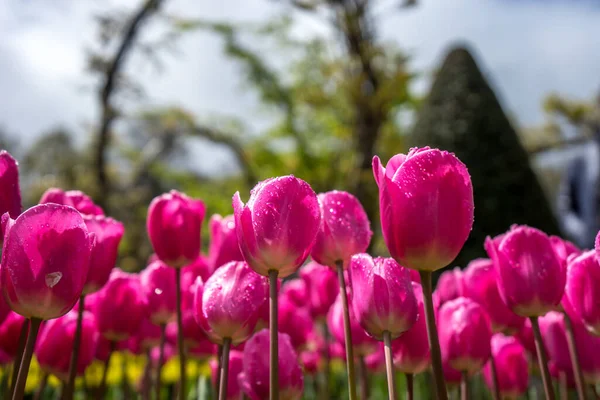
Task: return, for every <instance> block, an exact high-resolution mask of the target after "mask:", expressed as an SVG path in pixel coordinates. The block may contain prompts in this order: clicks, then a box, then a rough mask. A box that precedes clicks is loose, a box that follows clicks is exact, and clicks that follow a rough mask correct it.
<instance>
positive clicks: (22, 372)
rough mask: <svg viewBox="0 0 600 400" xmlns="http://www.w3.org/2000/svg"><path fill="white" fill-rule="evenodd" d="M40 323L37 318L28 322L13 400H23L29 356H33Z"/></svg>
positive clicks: (29, 361)
mask: <svg viewBox="0 0 600 400" xmlns="http://www.w3.org/2000/svg"><path fill="white" fill-rule="evenodd" d="M41 323H42V320H41V319H39V318H31V320H30V322H29V325H30V326H29V328H30V329H29V334H28V335H27V342H26V343H25V351H23V359H22V360H21V366H20V367H19V375H18V376H17V382H16V384H15V390H14V392H13V400H21V399H23V394H24V393H25V383H26V382H27V375H28V374H29V365H30V364H31V356H33V349H34V347H35V341H36V340H37V336H38V333H39V331H40V325H41Z"/></svg>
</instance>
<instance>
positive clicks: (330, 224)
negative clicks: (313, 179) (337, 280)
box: [311, 190, 373, 267]
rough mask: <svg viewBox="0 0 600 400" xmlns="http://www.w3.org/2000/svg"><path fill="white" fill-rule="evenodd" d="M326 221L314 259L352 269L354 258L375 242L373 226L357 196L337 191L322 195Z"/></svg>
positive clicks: (320, 203)
mask: <svg viewBox="0 0 600 400" xmlns="http://www.w3.org/2000/svg"><path fill="white" fill-rule="evenodd" d="M318 198H319V206H320V208H321V215H322V221H321V226H320V228H319V231H318V233H317V238H316V240H315V245H314V247H313V249H312V251H311V256H312V258H313V259H314V260H315V261H317V262H318V263H320V264H323V265H327V266H330V267H335V266H336V263H337V262H342V263H343V265H344V266H345V267H347V266H348V262H349V261H350V257H352V256H353V255H354V254H357V253H363V252H365V251H366V250H367V247H369V243H370V242H371V236H373V232H371V223H370V222H369V218H368V217H367V213H366V212H365V210H364V208H363V207H362V205H361V204H360V202H359V201H358V199H357V198H356V197H354V196H353V195H351V194H350V193H347V192H342V191H338V190H334V191H331V192H327V193H321V194H319V196H318Z"/></svg>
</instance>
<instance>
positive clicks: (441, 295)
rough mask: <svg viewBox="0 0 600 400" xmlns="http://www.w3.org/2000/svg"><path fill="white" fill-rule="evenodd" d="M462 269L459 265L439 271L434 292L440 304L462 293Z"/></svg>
mask: <svg viewBox="0 0 600 400" xmlns="http://www.w3.org/2000/svg"><path fill="white" fill-rule="evenodd" d="M463 286H464V285H463V271H462V270H461V269H460V268H459V267H455V268H453V269H449V270H447V271H444V272H442V273H441V275H440V278H439V279H438V282H437V287H436V288H435V292H436V293H437V294H438V299H439V302H440V304H439V305H440V306H441V305H443V304H444V303H446V302H448V301H450V300H454V299H456V298H458V297H461V296H463V295H464V293H463V292H464V288H463Z"/></svg>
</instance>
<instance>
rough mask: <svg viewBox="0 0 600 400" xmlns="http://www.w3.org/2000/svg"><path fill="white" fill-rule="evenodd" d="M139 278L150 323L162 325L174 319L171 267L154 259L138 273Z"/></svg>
mask: <svg viewBox="0 0 600 400" xmlns="http://www.w3.org/2000/svg"><path fill="white" fill-rule="evenodd" d="M140 280H141V285H142V289H143V291H144V295H145V297H146V299H147V300H148V310H149V313H150V320H151V321H152V323H153V324H156V325H162V324H167V323H168V322H169V321H171V320H172V319H175V313H176V310H177V309H176V304H175V299H176V296H177V289H176V284H175V274H174V271H173V269H172V268H170V267H168V266H167V265H166V264H164V263H163V262H162V261H155V262H153V263H152V264H150V265H148V266H147V267H146V269H145V270H143V271H142V272H141V273H140Z"/></svg>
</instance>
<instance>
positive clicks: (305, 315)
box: [277, 285, 314, 350]
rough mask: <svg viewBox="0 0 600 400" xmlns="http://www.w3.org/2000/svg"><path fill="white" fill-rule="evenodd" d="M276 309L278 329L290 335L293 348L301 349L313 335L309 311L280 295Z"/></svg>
mask: <svg viewBox="0 0 600 400" xmlns="http://www.w3.org/2000/svg"><path fill="white" fill-rule="evenodd" d="M284 287H285V285H284ZM278 309H279V310H278V313H277V314H278V331H279V332H281V333H285V334H287V335H288V336H289V337H290V341H291V342H292V346H294V349H296V350H303V349H304V348H305V347H306V344H307V342H308V340H309V338H310V337H311V336H312V335H314V324H313V320H312V318H311V317H310V313H309V312H308V310H307V309H305V308H303V307H298V306H297V305H296V304H294V303H293V302H292V301H290V300H289V299H288V298H287V297H286V296H280V298H279V304H278Z"/></svg>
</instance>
